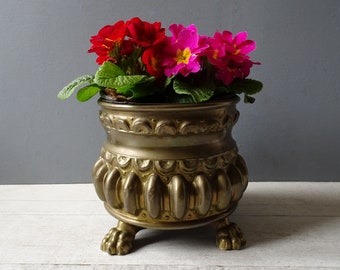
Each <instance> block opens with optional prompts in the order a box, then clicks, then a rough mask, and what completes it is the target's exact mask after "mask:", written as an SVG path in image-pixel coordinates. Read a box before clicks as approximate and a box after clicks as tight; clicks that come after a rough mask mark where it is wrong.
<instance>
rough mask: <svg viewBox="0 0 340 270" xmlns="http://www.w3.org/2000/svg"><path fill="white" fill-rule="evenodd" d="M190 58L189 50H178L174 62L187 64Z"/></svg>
mask: <svg viewBox="0 0 340 270" xmlns="http://www.w3.org/2000/svg"><path fill="white" fill-rule="evenodd" d="M190 56H191V51H190V49H189V48H185V49H184V50H180V49H178V50H177V53H176V58H175V60H176V62H177V64H181V63H183V64H188V63H189V59H190Z"/></svg>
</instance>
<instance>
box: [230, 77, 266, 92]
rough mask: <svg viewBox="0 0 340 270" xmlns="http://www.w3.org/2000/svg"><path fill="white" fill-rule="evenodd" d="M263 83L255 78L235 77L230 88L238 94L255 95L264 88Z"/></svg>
mask: <svg viewBox="0 0 340 270" xmlns="http://www.w3.org/2000/svg"><path fill="white" fill-rule="evenodd" d="M262 87H263V84H262V83H261V82H259V81H257V80H253V79H235V80H234V81H233V83H232V84H231V85H229V86H228V88H229V89H230V90H231V91H232V92H235V93H236V94H242V93H244V94H245V95H254V94H256V93H258V92H260V91H261V90H262Z"/></svg>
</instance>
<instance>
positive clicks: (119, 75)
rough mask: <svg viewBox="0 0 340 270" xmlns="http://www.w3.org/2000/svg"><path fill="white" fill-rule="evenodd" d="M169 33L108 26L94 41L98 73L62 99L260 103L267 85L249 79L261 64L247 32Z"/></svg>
mask: <svg viewBox="0 0 340 270" xmlns="http://www.w3.org/2000/svg"><path fill="white" fill-rule="evenodd" d="M169 31H170V32H171V36H167V35H166V30H165V28H162V27H161V23H160V22H155V23H149V22H146V21H142V20H141V19H140V18H138V17H136V18H132V19H130V20H127V21H125V22H124V21H122V20H121V21H118V22H117V23H115V24H114V25H106V26H104V27H103V28H102V29H100V30H99V32H98V34H97V35H95V36H92V37H91V39H90V42H91V43H92V46H91V47H90V49H89V50H88V52H89V53H96V54H97V59H96V62H97V63H98V64H99V68H98V70H97V72H96V73H95V74H94V75H83V76H80V77H78V78H76V79H75V80H73V81H72V82H71V83H69V84H68V85H66V86H65V87H64V88H63V89H62V90H61V91H60V92H59V94H58V98H59V99H62V100H64V99H67V98H68V97H70V96H71V95H72V93H73V92H74V91H75V90H76V89H79V90H78V92H77V99H78V100H79V101H87V100H89V99H90V98H91V97H93V96H95V95H96V94H97V93H99V92H100V93H102V94H104V95H105V96H107V97H110V99H112V100H117V101H130V102H148V103H150V102H168V103H176V102H177V103H198V102H204V101H208V100H211V99H218V98H221V97H223V96H226V95H228V94H244V101H245V102H250V103H252V102H254V100H255V99H254V97H253V96H252V95H254V94H256V93H257V92H259V91H260V90H261V89H262V83H261V82H259V81H256V80H253V79H249V78H247V77H248V75H249V73H250V69H251V67H252V66H253V65H258V64H260V63H258V62H253V61H252V60H251V59H250V56H249V55H248V54H249V53H250V52H252V51H254V50H255V47H256V45H255V42H254V41H252V40H248V39H247V32H240V33H238V34H236V35H233V34H232V33H231V32H230V31H222V32H219V31H217V32H216V33H215V34H214V36H213V37H208V36H201V35H199V33H198V30H197V28H196V26H195V25H193V24H191V25H189V26H187V27H184V26H183V25H181V24H172V25H171V26H170V27H169Z"/></svg>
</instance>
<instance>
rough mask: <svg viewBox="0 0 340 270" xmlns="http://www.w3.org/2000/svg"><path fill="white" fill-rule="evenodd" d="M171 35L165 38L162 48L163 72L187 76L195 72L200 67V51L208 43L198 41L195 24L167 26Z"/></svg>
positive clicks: (167, 74) (170, 74)
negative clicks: (165, 42)
mask: <svg viewBox="0 0 340 270" xmlns="http://www.w3.org/2000/svg"><path fill="white" fill-rule="evenodd" d="M169 30H170V31H171V32H172V37H169V38H168V39H167V45H166V46H165V48H164V56H163V60H162V66H164V73H165V75H166V76H168V77H170V76H173V75H177V74H178V73H180V74H182V75H183V76H188V75H189V74H190V73H196V72H198V71H199V70H200V69H201V66H200V53H201V52H202V51H204V50H205V49H206V48H207V47H208V44H202V43H201V42H200V38H201V37H200V36H199V34H198V31H197V28H196V27H195V25H193V24H191V25H189V26H188V27H186V28H185V27H184V26H183V25H181V24H179V25H176V24H173V25H171V26H170V27H169Z"/></svg>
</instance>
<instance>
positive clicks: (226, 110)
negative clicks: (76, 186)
mask: <svg viewBox="0 0 340 270" xmlns="http://www.w3.org/2000/svg"><path fill="white" fill-rule="evenodd" d="M238 100H239V99H238V98H237V97H234V98H231V99H229V100H225V101H219V102H210V103H204V104H193V105H185V104H167V105H165V104H160V105H156V104H155V105H141V104H139V105H126V104H115V103H109V102H106V101H104V100H99V105H100V106H101V110H100V113H99V118H100V121H101V124H102V125H103V127H104V129H105V131H106V134H107V140H106V142H105V143H104V144H103V147H102V150H101V155H100V157H99V159H98V161H97V162H96V164H95V165H94V168H93V182H94V185H95V188H96V192H97V194H98V196H99V198H100V199H101V200H103V201H104V202H105V207H106V209H107V210H108V212H110V213H111V214H112V215H113V216H115V217H116V218H117V219H118V220H120V225H119V226H118V227H117V228H115V229H113V231H111V233H109V234H110V235H111V236H112V235H116V234H122V232H124V231H126V230H125V227H128V228H131V226H135V228H155V229H183V228H190V227H196V226H202V225H205V224H207V223H212V222H216V221H220V223H221V224H224V225H223V226H222V225H219V227H220V228H219V229H218V231H219V233H218V235H220V236H217V238H218V239H219V240H217V242H218V246H219V247H220V248H222V249H238V248H240V247H242V246H244V240H242V241H241V242H242V244H232V245H230V244H228V243H229V242H230V241H229V242H228V241H227V244H225V242H226V240H225V237H224V238H223V235H225V232H226V231H230V232H231V234H233V232H234V234H235V233H236V232H237V233H236V234H237V235H238V236H240V235H241V233H238V232H240V231H239V229H235V228H237V226H236V225H229V224H228V226H227V225H225V220H226V218H227V217H228V216H229V215H230V214H231V213H232V211H233V210H234V209H235V208H236V206H237V202H238V201H239V200H240V198H241V197H242V194H243V192H244V190H245V189H246V187H247V183H248V174H247V168H246V164H245V162H244V160H243V158H242V157H241V156H240V155H239V154H238V149H237V146H236V143H235V141H234V140H233V138H232V136H231V131H232V127H233V126H234V125H235V123H236V122H237V120H238V116H239V113H238V111H237V109H236V103H237V102H238ZM122 224H125V225H122ZM221 228H223V229H221ZM117 231H118V232H117ZM136 232H137V229H136V231H135V233H136ZM222 232H223V233H222ZM123 235H131V233H126V232H125V233H123ZM221 235H222V236H221ZM111 236H106V237H105V238H104V240H103V241H104V242H105V243H108V241H109V240H107V239H110V237H111ZM238 236H237V238H242V239H243V236H242V237H241V236H240V237H238ZM112 237H113V238H115V237H116V236H112ZM124 237H125V236H124ZM125 238H126V237H125ZM133 238H134V234H133V237H132V238H131V237H130V238H129V237H127V238H126V239H130V240H129V241H131V242H133ZM105 239H106V240H105ZM131 239H132V240H131ZM228 239H229V238H228ZM109 242H110V241H109ZM116 244H117V243H112V241H111V242H110V245H111V247H110V248H107V246H108V244H104V245H102V249H103V250H105V251H108V250H111V251H112V250H116V249H117V247H116ZM105 245H106V247H105ZM127 245H128V244H127ZM230 247H231V248H230ZM130 249H131V248H130ZM130 249H128V250H129V251H130ZM124 250H126V248H124ZM111 251H110V252H109V251H108V252H109V253H110V254H118V253H119V252H111ZM124 252H125V251H124Z"/></svg>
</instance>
